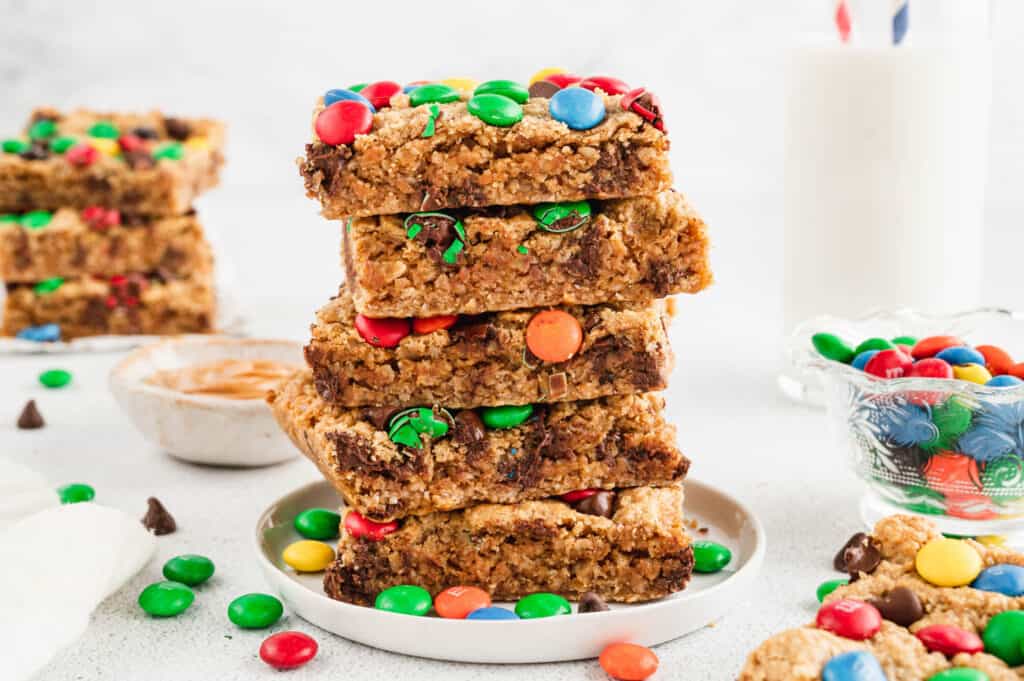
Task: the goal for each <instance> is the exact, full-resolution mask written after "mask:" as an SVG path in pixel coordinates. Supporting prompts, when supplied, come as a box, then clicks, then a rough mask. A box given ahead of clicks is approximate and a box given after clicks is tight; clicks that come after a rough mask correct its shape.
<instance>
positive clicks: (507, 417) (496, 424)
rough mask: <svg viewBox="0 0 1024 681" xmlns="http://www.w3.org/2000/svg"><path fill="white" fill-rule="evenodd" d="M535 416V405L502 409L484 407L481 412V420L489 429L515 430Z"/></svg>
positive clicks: (509, 405) (511, 405)
mask: <svg viewBox="0 0 1024 681" xmlns="http://www.w3.org/2000/svg"><path fill="white" fill-rule="evenodd" d="M531 416H533V405H532V404H523V405H514V404H507V405H504V406H501V407H484V408H483V409H482V410H480V420H481V421H483V422H484V425H485V426H487V427H488V428H494V429H496V430H497V429H501V428H515V427H516V426H518V425H521V424H523V423H525V422H526V419H528V418H530V417H531Z"/></svg>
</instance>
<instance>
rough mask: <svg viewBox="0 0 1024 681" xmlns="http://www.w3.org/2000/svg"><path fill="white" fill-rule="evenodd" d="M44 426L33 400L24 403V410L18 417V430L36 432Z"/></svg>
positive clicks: (44, 423)
mask: <svg viewBox="0 0 1024 681" xmlns="http://www.w3.org/2000/svg"><path fill="white" fill-rule="evenodd" d="M45 425H46V422H45V421H43V415H42V414H40V413H39V408H38V407H36V401H35V400H29V401H28V402H26V403H25V408H24V409H22V410H21V415H20V416H18V428H19V429H21V430H36V429H37V428H42V427H43V426H45Z"/></svg>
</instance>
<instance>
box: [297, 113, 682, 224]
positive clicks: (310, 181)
mask: <svg viewBox="0 0 1024 681" xmlns="http://www.w3.org/2000/svg"><path fill="white" fill-rule="evenodd" d="M620 99H621V98H620V97H619V96H605V97H604V100H605V110H606V112H607V114H606V116H605V119H604V120H603V121H602V122H601V123H599V124H598V125H597V126H595V127H593V128H591V129H590V130H571V129H570V128H569V127H568V126H566V125H565V124H564V123H560V122H559V121H557V120H555V119H553V118H552V117H551V115H550V113H549V112H548V100H546V99H542V98H534V99H531V100H529V101H528V102H526V104H524V105H523V118H522V120H521V121H520V122H518V123H516V124H515V125H512V126H511V127H507V128H504V127H497V126H494V125H488V124H487V123H484V122H483V121H482V120H480V119H479V118H477V117H476V116H474V115H472V114H471V113H469V111H467V109H466V104H465V102H461V101H459V102H452V103H449V104H440V105H438V107H439V115H438V116H437V117H436V125H435V132H434V134H433V135H432V136H430V137H423V132H424V129H425V128H426V126H427V124H428V123H429V121H430V119H431V107H430V106H428V105H421V106H417V107H412V106H410V104H409V97H408V96H407V95H396V96H394V97H392V98H391V106H390V107H389V108H387V109H383V110H381V111H378V112H377V113H376V115H374V117H373V128H372V130H371V131H370V132H369V133H367V134H366V135H359V136H357V137H356V139H355V141H354V142H353V143H352V144H350V145H342V146H331V145H327V144H324V143H323V142H321V141H320V140H319V139H318V138H316V136H315V133H314V139H313V142H312V143H310V144H307V145H306V155H305V157H304V158H300V159H299V161H298V164H299V170H300V173H301V174H302V176H303V178H304V181H305V184H306V193H307V194H308V195H309V196H310V197H311V198H315V199H318V200H319V201H320V204H321V206H322V212H323V215H324V216H325V217H328V218H333V219H342V218H345V217H349V216H354V217H359V216H367V215H389V214H394V213H410V212H413V211H422V210H439V209H443V208H454V207H459V206H492V205H497V206H507V205H515V204H533V203H541V202H544V201H576V200H579V199H584V198H592V199H612V198H624V197H627V196H649V195H652V194H657V193H658V192H661V191H665V190H667V189H669V188H670V187H671V185H672V173H671V171H670V170H669V162H668V148H669V143H668V137H667V136H666V135H665V133H664V132H662V131H660V130H658V129H656V128H655V127H654V126H652V125H650V124H649V123H647V122H645V121H644V120H643V119H642V118H641V117H640V116H638V115H637V114H635V113H633V112H632V111H626V110H623V108H622V107H621V106H620ZM323 108H324V106H323V99H322V98H321V99H320V101H319V102H318V104H317V106H316V109H315V111H314V113H313V120H314V121H315V120H316V116H317V115H318V114H319V113H320V111H322V110H323Z"/></svg>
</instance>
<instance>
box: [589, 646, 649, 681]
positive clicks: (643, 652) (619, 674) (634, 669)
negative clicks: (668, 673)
mask: <svg viewBox="0 0 1024 681" xmlns="http://www.w3.org/2000/svg"><path fill="white" fill-rule="evenodd" d="M597 661H598V663H599V664H600V665H601V669H603V670H605V672H607V674H608V676H610V677H612V678H613V679H618V680H619V681H644V679H646V678H648V677H650V676H651V675H652V674H654V672H656V671H658V656H657V655H655V654H654V651H652V650H651V649H650V648H645V647H644V646H639V645H636V644H635V643H612V644H611V645H608V646H605V649H604V650H602V651H601V655H600V656H599V657H598V658H597Z"/></svg>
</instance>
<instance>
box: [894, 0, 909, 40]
mask: <svg viewBox="0 0 1024 681" xmlns="http://www.w3.org/2000/svg"><path fill="white" fill-rule="evenodd" d="M908 28H910V0H895V1H894V3H893V15H892V44H893V45H899V44H900V43H902V42H903V39H904V38H905V37H906V35H907V29H908Z"/></svg>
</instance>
